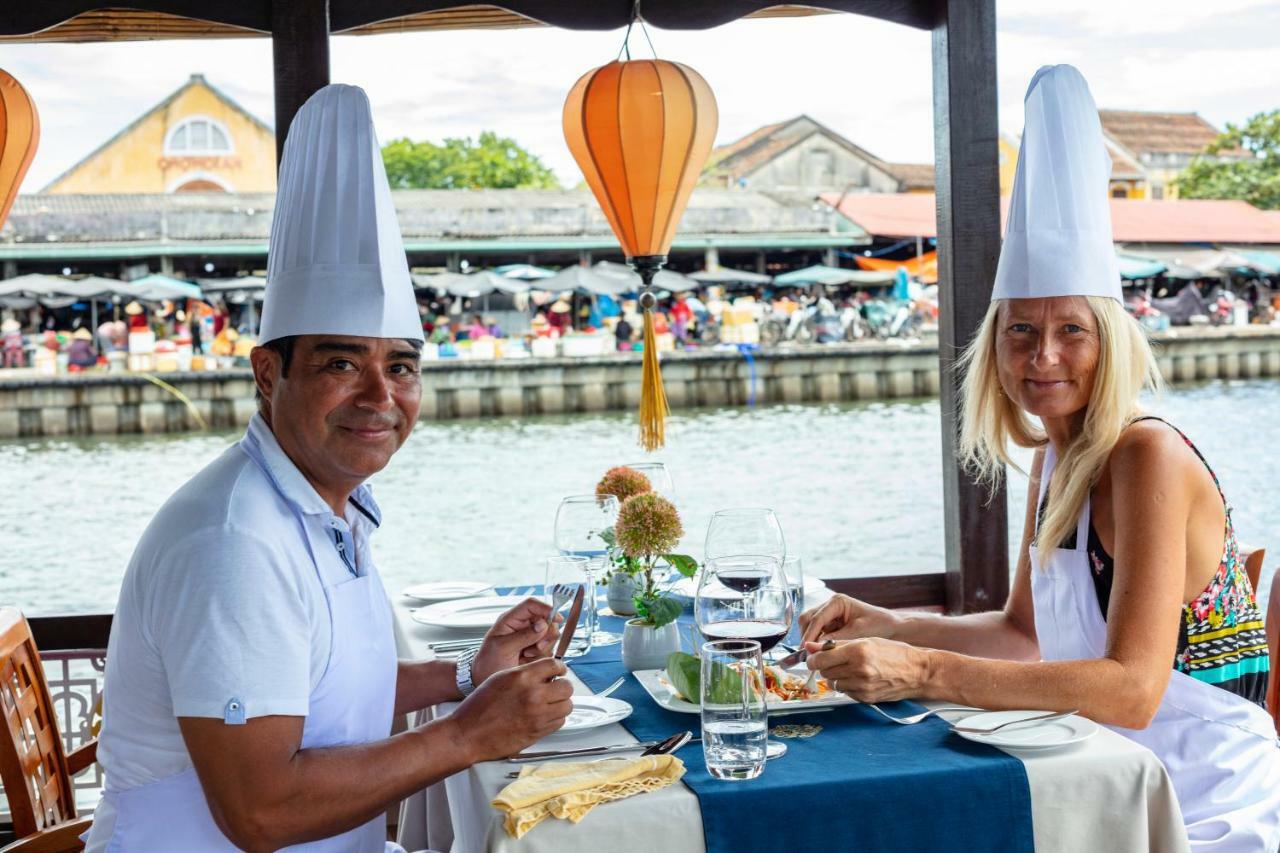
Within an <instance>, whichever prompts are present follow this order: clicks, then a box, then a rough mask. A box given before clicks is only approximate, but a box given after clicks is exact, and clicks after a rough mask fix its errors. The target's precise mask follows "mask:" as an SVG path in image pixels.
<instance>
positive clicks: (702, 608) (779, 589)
mask: <svg viewBox="0 0 1280 853" xmlns="http://www.w3.org/2000/svg"><path fill="white" fill-rule="evenodd" d="M693 618H694V621H695V623H696V624H697V626H698V630H699V631H701V632H702V636H703V637H705V638H706V639H707V640H709V641H710V640H755V641H757V642H758V643H760V649H761V651H764V652H768V651H769V650H770V649H772V648H773V647H774V646H776V645H777V644H778V643H779V642H781V641H782V638H783V637H785V636H786V635H787V632H788V631H790V630H791V622H792V620H793V619H794V618H795V599H794V598H793V597H792V593H791V586H790V584H788V583H787V578H786V575H785V574H784V573H783V571H782V564H781V563H780V562H779V561H777V560H775V559H774V558H773V557H762V556H758V555H754V554H749V555H744V556H734V557H718V558H716V559H714V560H710V561H708V563H707V565H706V566H704V567H703V569H702V575H701V577H700V578H699V579H698V592H697V594H696V595H695V596H694V600H693Z"/></svg>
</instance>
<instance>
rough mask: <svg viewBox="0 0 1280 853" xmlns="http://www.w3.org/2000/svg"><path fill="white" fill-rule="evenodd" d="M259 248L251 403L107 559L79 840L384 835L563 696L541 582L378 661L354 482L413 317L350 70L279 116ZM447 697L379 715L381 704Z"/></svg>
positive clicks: (371, 580)
mask: <svg viewBox="0 0 1280 853" xmlns="http://www.w3.org/2000/svg"><path fill="white" fill-rule="evenodd" d="M270 246H271V249H270V253H271V254H270V258H269V259H268V282H269V283H268V286H267V295H266V303H265V305H264V307H263V316H262V333H261V345H260V346H259V347H257V348H256V349H254V350H253V353H252V355H251V360H252V364H253V371H254V379H255V381H256V383H257V388H258V392H259V394H260V409H259V412H258V414H257V415H255V416H254V417H253V419H252V421H251V422H250V424H249V428H248V430H247V432H246V434H245V436H244V438H243V439H242V440H241V441H240V442H239V443H237V444H236V445H234V446H233V447H231V448H230V449H229V450H228V451H227V452H226V453H224V454H223V455H222V456H221V457H220V458H219V459H217V460H216V461H214V462H213V463H212V464H211V465H209V466H208V467H207V468H205V469H204V470H203V471H202V472H200V473H199V474H197V475H196V477H195V478H194V479H192V480H191V482H189V483H187V485H186V486H184V487H183V488H182V489H180V490H179V491H178V492H177V493H176V494H175V495H174V496H173V497H172V498H170V499H169V501H168V502H167V503H166V504H165V506H164V507H163V508H162V509H161V510H160V512H159V513H158V514H157V516H156V518H155V519H154V521H153V522H152V523H151V525H150V526H149V527H148V529H147V531H146V533H144V534H143V537H142V540H141V541H140V542H139V544H138V548H137V550H136V551H135V553H134V556H133V559H132V560H131V562H130V565H129V569H128V571H127V573H126V575H125V579H124V583H123V587H122V590H121V594H120V600H119V604H118V606H117V610H116V615H115V620H114V622H113V624H112V630H111V640H110V645H109V647H108V652H107V670H106V686H105V696H106V698H105V709H104V714H103V719H104V725H103V731H102V734H101V740H100V743H99V749H98V756H99V759H100V760H101V762H102V765H103V767H104V768H105V770H106V790H105V792H104V797H103V800H102V803H101V804H100V805H99V807H98V810H97V812H96V814H95V817H94V824H93V827H92V829H91V830H90V832H89V835H88V839H87V849H88V850H90V851H99V850H107V849H109V850H123V851H184V853H191V852H193V851H222V850H234V849H237V848H239V849H244V850H250V851H254V850H277V849H280V848H282V847H287V846H289V845H299V846H298V847H296V848H290V849H301V850H307V851H359V853H374V851H382V850H384V849H385V848H387V847H388V846H389V845H387V843H386V841H385V838H386V834H385V824H384V820H383V813H384V811H385V810H386V808H387V807H388V806H389V805H390V804H392V803H394V802H395V801H397V800H398V799H400V798H402V797H403V796H405V795H406V794H408V793H410V792H412V791H415V790H418V789H420V788H422V787H424V786H426V785H428V784H431V783H432V782H435V781H437V780H439V779H442V778H444V777H446V776H448V775H450V774H452V773H455V772H457V771H459V770H461V769H463V768H465V767H467V766H469V765H470V764H472V763H473V762H476V761H480V760H485V759H492V758H498V757H501V756H505V755H509V754H511V753H513V752H516V751H518V750H520V749H522V748H524V747H525V746H527V745H528V744H530V743H532V742H533V741H535V740H537V739H539V738H541V737H543V736H545V735H547V734H549V733H551V732H552V731H554V730H555V729H557V728H558V727H559V726H560V725H561V724H562V722H563V720H564V718H565V717H566V716H567V714H568V713H569V711H570V710H571V703H570V699H569V696H570V693H571V689H570V687H569V685H568V684H567V683H566V682H565V681H564V680H563V679H558V678H557V676H559V675H561V674H563V673H564V671H565V670H564V666H563V664H561V663H560V662H558V661H555V660H553V659H550V658H547V657H545V655H546V653H547V650H548V648H549V646H550V643H551V641H552V639H553V638H554V636H555V634H556V631H555V628H554V624H553V622H552V620H551V614H550V608H548V607H547V606H546V605H545V604H543V603H541V602H537V601H533V600H529V601H526V602H524V603H523V604H521V605H518V606H517V607H515V608H514V609H512V610H511V611H509V612H508V613H506V614H505V615H504V616H503V617H502V618H501V619H499V621H498V623H497V624H496V625H495V626H494V627H493V628H492V629H491V630H490V631H489V633H488V635H487V636H486V638H485V642H484V644H483V645H482V646H481V648H480V650H479V651H478V653H476V654H475V655H473V656H469V657H466V658H464V659H462V660H461V661H460V662H459V663H458V664H457V665H455V664H453V663H445V662H438V661H432V662H408V661H397V660H396V653H395V642H394V639H393V636H392V624H391V619H392V617H391V610H390V605H389V602H388V600H387V596H386V592H385V591H384V589H383V587H382V583H381V580H380V579H379V577H378V573H377V569H376V568H375V567H374V565H373V560H372V555H371V552H370V548H369V536H370V534H371V533H372V531H373V530H374V529H375V528H376V527H377V526H378V524H379V523H380V520H381V514H380V512H379V509H378V506H377V505H376V504H375V503H374V502H373V497H372V495H371V493H370V490H369V487H368V486H367V485H365V484H364V481H365V480H366V479H367V478H368V477H369V476H371V475H372V474H374V473H376V472H377V471H379V470H381V469H382V468H383V467H384V466H385V465H386V464H387V462H388V461H389V460H390V458H391V456H392V454H394V453H395V451H396V450H397V449H398V448H399V447H400V445H401V444H402V443H403V442H404V440H405V438H407V437H408V435H409V433H410V431H411V430H412V428H413V423H414V421H415V419H416V417H417V413H418V403H419V399H420V395H421V386H420V377H419V373H418V367H419V353H420V350H421V348H422V331H421V327H420V326H419V324H418V314H417V310H416V305H415V303H414V299H413V290H412V284H411V282H410V280H409V275H408V267H407V265H406V263H405V255H404V249H403V246H402V245H401V241H400V236H399V230H398V226H397V225H396V221H395V211H394V208H393V207H392V205H391V196H390V190H389V188H388V186H387V182H386V176H385V174H384V172H383V168H382V161H381V158H380V157H379V156H378V147H377V141H376V139H375V138H374V135H373V127H372V121H371V119H370V115H369V104H368V100H367V99H366V98H365V96H364V93H363V92H361V91H360V90H359V89H355V88H352V87H347V86H329V87H326V88H325V89H322V90H321V91H320V92H318V93H316V95H315V96H313V97H312V98H311V99H310V100H309V101H308V102H307V103H306V105H304V106H303V108H302V110H301V111H299V113H298V114H297V116H296V118H295V119H294V123H293V127H292V129H291V131H290V133H289V138H288V142H287V144H286V147H285V154H284V159H283V168H282V169H281V174H280V189H279V193H278V195H277V201H276V213H275V219H274V220H273V223H272V233H271V243H270ZM459 699H461V700H463V701H462V704H461V705H460V706H459V707H458V709H457V710H456V711H455V712H454V713H453V714H451V715H450V716H448V717H446V718H443V719H440V720H437V721H435V722H433V723H430V724H428V725H426V726H423V727H421V728H418V729H414V730H411V731H408V732H404V733H402V734H399V735H396V736H395V737H390V736H389V735H390V730H391V721H392V717H393V715H398V714H405V713H408V712H411V711H413V710H416V709H420V708H423V707H426V706H429V705H433V704H436V703H439V702H443V701H448V700H459ZM390 847H391V848H392V849H396V848H395V847H394V845H390Z"/></svg>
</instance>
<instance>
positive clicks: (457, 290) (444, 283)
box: [412, 270, 529, 299]
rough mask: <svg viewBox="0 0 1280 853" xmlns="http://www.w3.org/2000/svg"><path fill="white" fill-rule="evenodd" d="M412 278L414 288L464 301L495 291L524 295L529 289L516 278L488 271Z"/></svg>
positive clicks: (418, 275)
mask: <svg viewBox="0 0 1280 853" xmlns="http://www.w3.org/2000/svg"><path fill="white" fill-rule="evenodd" d="M412 277H413V286H414V287H417V288H427V289H429V290H434V291H437V292H439V293H447V294H449V295H450V296H457V297H460V298H464V299H474V298H475V297H477V296H484V295H485V294H488V293H493V292H494V291H495V290H498V291H501V292H503V293H523V292H525V291H526V290H528V289H529V285H528V283H527V282H523V281H520V280H519V279H515V278H504V277H503V276H500V275H498V274H496V273H493V272H490V271H488V270H481V271H480V272H475V273H460V272H441V273H430V274H424V273H414V274H413V276H412Z"/></svg>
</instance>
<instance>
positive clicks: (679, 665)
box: [667, 652, 831, 705]
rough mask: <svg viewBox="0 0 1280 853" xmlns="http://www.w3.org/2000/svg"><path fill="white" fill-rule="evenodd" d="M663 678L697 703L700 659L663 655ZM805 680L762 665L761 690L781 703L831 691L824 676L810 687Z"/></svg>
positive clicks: (684, 654) (682, 696)
mask: <svg viewBox="0 0 1280 853" xmlns="http://www.w3.org/2000/svg"><path fill="white" fill-rule="evenodd" d="M667 678H669V679H670V685H669V686H670V687H671V689H672V690H673V691H674V692H675V693H677V694H678V695H679V696H680V698H682V699H684V700H685V701H687V702H692V703H693V704H695V705H696V704H698V702H699V698H698V697H699V684H700V683H701V680H702V661H701V660H700V659H699V658H696V657H694V656H693V655H690V654H686V653H685V652H672V653H671V655H670V656H669V657H668V658H667ZM806 682H807V679H806V678H805V677H803V676H799V675H793V674H791V673H789V672H786V671H785V670H782V669H779V668H778V667H776V666H769V665H766V666H765V668H764V684H765V689H766V690H768V691H769V693H771V694H772V695H773V696H775V697H777V698H778V699H780V700H782V701H783V702H792V701H800V700H804V699H817V698H820V697H822V696H826V695H828V694H830V693H831V685H830V684H828V683H827V681H826V679H822V678H819V679H817V681H816V683H815V686H814V687H813V688H812V689H809V688H808V686H807V683H806ZM721 683H725V682H721ZM730 687H731V685H730ZM733 692H737V691H736V690H734V691H733ZM726 698H727V699H728V698H732V697H726Z"/></svg>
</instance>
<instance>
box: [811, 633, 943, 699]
mask: <svg viewBox="0 0 1280 853" xmlns="http://www.w3.org/2000/svg"><path fill="white" fill-rule="evenodd" d="M805 648H806V649H808V651H809V659H808V664H809V669H816V670H818V672H819V673H821V675H822V677H823V678H825V679H826V680H827V683H828V684H830V685H831V689H833V690H838V691H839V692H841V693H843V694H845V695H846V696H848V697H849V698H851V699H856V700H857V701H859V702H892V701H894V700H897V699H911V698H915V697H918V696H921V695H923V694H924V692H925V687H926V685H927V684H928V680H929V653H928V651H927V650H924V649H918V648H916V647H915V646H910V645H907V644H906V643H899V642H896V641H894V640H884V639H880V638H878V637H869V638H864V639H860V640H849V641H847V642H843V643H837V644H836V645H835V647H834V648H832V649H830V650H829V651H823V650H822V648H823V644H821V643H812V642H809V643H805Z"/></svg>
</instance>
